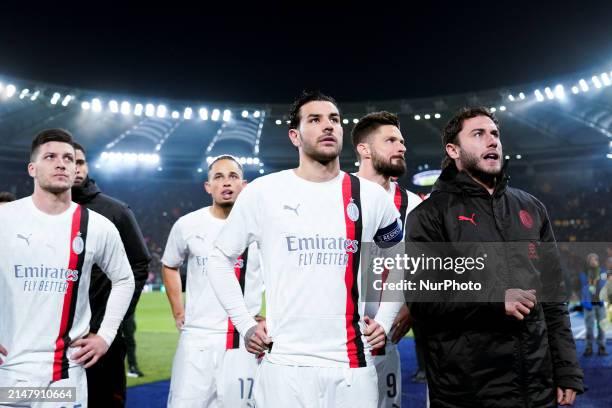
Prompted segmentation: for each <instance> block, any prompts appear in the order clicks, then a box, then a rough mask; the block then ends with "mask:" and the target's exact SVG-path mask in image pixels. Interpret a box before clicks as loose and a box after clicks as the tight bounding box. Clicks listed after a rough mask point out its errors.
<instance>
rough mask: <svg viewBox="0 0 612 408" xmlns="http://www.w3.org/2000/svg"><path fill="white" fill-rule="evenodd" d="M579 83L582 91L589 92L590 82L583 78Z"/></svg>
mask: <svg viewBox="0 0 612 408" xmlns="http://www.w3.org/2000/svg"><path fill="white" fill-rule="evenodd" d="M578 85H580V90H581V91H582V92H588V90H589V84H587V81H585V80H584V79H581V80H580V81H578Z"/></svg>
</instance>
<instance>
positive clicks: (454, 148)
mask: <svg viewBox="0 0 612 408" xmlns="http://www.w3.org/2000/svg"><path fill="white" fill-rule="evenodd" d="M445 148H446V154H448V156H449V157H450V158H451V159H453V160H455V159H458V158H459V146H458V145H456V144H453V143H447V144H446V146H445Z"/></svg>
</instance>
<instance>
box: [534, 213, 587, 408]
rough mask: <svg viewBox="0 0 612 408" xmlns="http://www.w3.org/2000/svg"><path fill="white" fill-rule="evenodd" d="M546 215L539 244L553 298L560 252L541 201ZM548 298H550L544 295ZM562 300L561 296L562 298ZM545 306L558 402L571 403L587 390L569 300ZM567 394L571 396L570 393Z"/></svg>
mask: <svg viewBox="0 0 612 408" xmlns="http://www.w3.org/2000/svg"><path fill="white" fill-rule="evenodd" d="M542 212H543V217H544V220H545V221H544V225H543V226H542V230H541V231H540V241H541V242H542V243H543V244H542V245H541V246H540V248H542V249H543V251H544V253H542V254H541V257H540V258H541V268H542V269H543V271H542V279H546V280H547V282H543V283H544V285H543V286H544V288H545V289H544V290H545V291H547V292H548V293H545V296H546V297H551V298H553V299H552V300H557V299H554V298H556V297H557V296H556V295H557V293H556V292H557V291H559V290H560V289H559V288H560V287H561V285H562V272H561V262H560V259H559V253H558V251H557V245H556V241H555V236H554V234H553V230H552V227H551V225H550V220H549V218H548V214H547V213H546V210H545V209H544V206H543V205H542ZM544 300H548V299H544ZM559 300H560V299H559ZM541 305H542V309H543V311H544V318H545V320H546V328H547V332H548V344H549V345H550V354H551V358H552V362H553V366H554V376H555V378H554V382H555V384H557V387H558V389H557V392H558V394H559V398H558V401H557V402H558V403H559V404H562V405H571V404H568V402H570V400H571V402H573V397H575V392H577V393H579V394H581V393H582V392H584V386H583V378H584V374H583V371H582V369H581V368H580V364H579V362H578V357H577V355H576V343H575V342H574V336H573V335H572V330H571V325H570V319H569V312H568V309H567V303H565V302H562V301H557V302H555V301H552V302H547V301H542V303H541ZM568 394H569V395H570V397H568Z"/></svg>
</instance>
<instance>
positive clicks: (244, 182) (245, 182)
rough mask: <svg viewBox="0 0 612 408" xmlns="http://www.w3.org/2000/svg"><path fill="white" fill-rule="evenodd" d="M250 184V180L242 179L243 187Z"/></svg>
mask: <svg viewBox="0 0 612 408" xmlns="http://www.w3.org/2000/svg"><path fill="white" fill-rule="evenodd" d="M247 184H249V182H248V181H246V180H242V188H244V187H246V185H247Z"/></svg>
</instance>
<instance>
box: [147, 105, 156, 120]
mask: <svg viewBox="0 0 612 408" xmlns="http://www.w3.org/2000/svg"><path fill="white" fill-rule="evenodd" d="M145 115H146V116H148V117H151V116H155V105H153V104H152V103H147V104H146V105H145Z"/></svg>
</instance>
